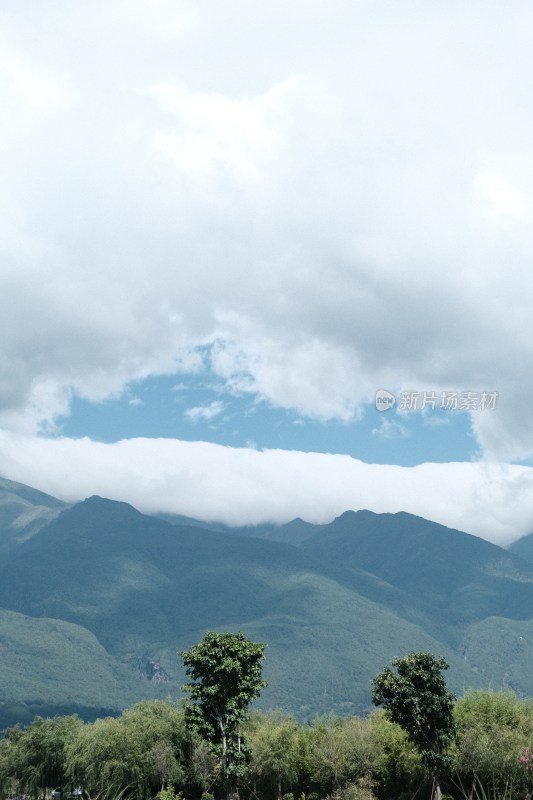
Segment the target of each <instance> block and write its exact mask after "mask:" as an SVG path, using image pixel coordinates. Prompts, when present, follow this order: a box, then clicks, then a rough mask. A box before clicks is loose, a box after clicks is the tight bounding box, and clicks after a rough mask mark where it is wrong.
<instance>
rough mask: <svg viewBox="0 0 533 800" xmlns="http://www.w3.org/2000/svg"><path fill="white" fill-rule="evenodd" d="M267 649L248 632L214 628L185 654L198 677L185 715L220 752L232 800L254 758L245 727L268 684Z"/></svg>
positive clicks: (191, 685)
mask: <svg viewBox="0 0 533 800" xmlns="http://www.w3.org/2000/svg"><path fill="white" fill-rule="evenodd" d="M265 647H266V645H265V644H258V643H255V642H251V641H250V640H249V639H247V638H246V637H245V636H244V634H242V633H216V632H214V631H209V632H208V633H206V635H205V636H204V638H203V639H202V641H201V642H199V643H198V644H196V645H194V646H193V647H191V649H190V650H186V651H183V652H181V653H180V656H181V657H182V658H183V663H184V665H185V668H186V673H187V675H188V676H189V677H190V678H192V680H193V681H194V683H188V684H186V685H185V686H184V687H183V689H184V690H185V691H187V692H189V693H190V696H191V700H188V701H187V702H186V705H185V719H186V720H187V722H188V723H189V725H190V726H191V727H193V728H194V729H196V730H197V731H198V732H199V733H200V735H201V736H203V737H204V738H205V739H206V740H207V742H208V743H209V745H210V747H211V749H212V751H213V753H215V755H216V756H217V758H218V760H219V765H220V770H221V773H222V777H223V779H224V781H225V783H226V787H227V799H228V800H233V797H234V794H235V788H236V784H237V779H238V778H239V777H242V776H243V775H244V774H245V772H246V765H247V763H248V760H249V753H248V749H247V747H246V744H245V742H244V741H243V738H242V733H241V725H242V722H243V721H244V719H245V717H246V713H247V710H248V706H249V705H250V703H251V701H252V700H254V699H255V698H256V697H258V696H259V694H260V692H261V689H262V688H263V687H264V686H266V681H264V680H263V679H262V677H261V676H262V665H261V662H262V660H263V658H264V650H265Z"/></svg>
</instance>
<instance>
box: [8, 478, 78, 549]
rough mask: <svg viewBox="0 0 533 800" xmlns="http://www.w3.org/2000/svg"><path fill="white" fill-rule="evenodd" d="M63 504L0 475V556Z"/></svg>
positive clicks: (50, 518)
mask: <svg viewBox="0 0 533 800" xmlns="http://www.w3.org/2000/svg"><path fill="white" fill-rule="evenodd" d="M66 507H67V506H66V504H65V503H62V502H61V501H60V500H57V499H56V498H55V497H50V495H47V494H44V493H43V492H39V491H38V490H37V489H32V488H31V487H29V486H25V485H24V484H21V483H15V481H8V480H6V479H5V478H0V556H2V555H4V554H5V553H7V552H9V551H10V550H12V549H13V548H14V547H16V546H17V544H20V542H23V541H24V540H25V539H28V538H29V537H31V536H33V535H34V534H36V533H37V531H39V530H41V528H43V527H44V526H45V525H48V524H49V523H50V522H51V521H52V520H54V519H55V518H56V517H57V516H58V515H59V514H60V513H61V511H62V510H63V509H64V508H66Z"/></svg>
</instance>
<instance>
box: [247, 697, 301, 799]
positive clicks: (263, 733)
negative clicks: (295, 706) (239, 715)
mask: <svg viewBox="0 0 533 800" xmlns="http://www.w3.org/2000/svg"><path fill="white" fill-rule="evenodd" d="M250 739H251V742H252V763H251V765H250V772H251V774H252V776H253V778H254V779H255V780H257V781H263V782H266V783H270V782H271V783H273V784H274V786H275V787H276V790H277V800H281V799H282V789H283V786H284V785H286V786H287V787H289V786H291V785H293V784H295V783H296V782H297V780H298V768H299V761H300V753H299V748H298V726H297V724H296V722H295V721H294V720H293V719H292V718H291V717H283V716H282V715H281V714H280V713H270V714H261V715H258V716H257V717H256V718H255V720H254V724H253V725H252V729H251V733H250Z"/></svg>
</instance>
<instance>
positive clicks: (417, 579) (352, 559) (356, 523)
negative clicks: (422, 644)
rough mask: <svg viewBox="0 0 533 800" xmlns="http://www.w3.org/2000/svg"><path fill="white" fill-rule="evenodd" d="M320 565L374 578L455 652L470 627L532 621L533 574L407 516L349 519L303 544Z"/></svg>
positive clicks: (480, 544) (462, 536)
mask: <svg viewBox="0 0 533 800" xmlns="http://www.w3.org/2000/svg"><path fill="white" fill-rule="evenodd" d="M302 549H303V550H305V552H307V553H309V554H311V555H313V556H315V558H317V559H320V561H321V562H322V563H335V564H339V563H342V564H344V565H345V566H352V567H357V568H358V569H362V570H365V571H367V572H370V573H372V574H373V575H375V576H378V577H379V578H381V579H382V580H383V581H386V582H387V583H388V584H391V585H392V586H394V587H396V588H397V589H398V590H400V591H401V592H403V593H404V594H406V595H408V596H409V597H410V599H411V603H412V604H413V605H415V606H417V607H421V608H423V609H424V612H425V614H426V616H427V618H428V619H430V620H431V625H432V626H433V633H434V635H436V636H438V637H441V638H444V639H445V640H446V641H448V642H449V643H450V644H454V645H457V644H458V642H459V640H460V638H461V636H462V632H463V631H464V630H465V629H466V628H467V627H468V626H469V625H471V624H473V623H475V622H477V621H479V620H482V619H485V618H487V617H492V616H501V617H508V618H510V619H517V620H520V619H522V620H525V619H529V618H530V617H532V616H533V567H532V565H531V564H528V563H527V562H525V561H524V560H522V559H521V558H519V557H517V556H515V555H514V554H513V553H509V552H508V551H505V550H503V549H502V548H500V547H497V546H496V545H493V544H491V543H490V542H487V541H485V540H484V539H480V538H478V537H476V536H471V535H469V534H466V533H463V532H461V531H456V530H452V529H450V528H446V527H445V526H443V525H439V524H437V523H435V522H429V521H428V520H425V519H422V518H421V517H416V516H413V515H412V514H406V513H404V512H401V513H398V514H374V513H372V512H371V511H358V512H353V511H347V512H346V513H344V514H342V515H341V516H340V517H338V518H337V519H336V520H334V521H333V522H332V523H331V524H330V525H325V526H323V527H322V528H321V529H320V531H318V532H317V533H316V534H315V535H313V536H312V537H310V538H308V539H306V540H305V541H304V542H303V543H302Z"/></svg>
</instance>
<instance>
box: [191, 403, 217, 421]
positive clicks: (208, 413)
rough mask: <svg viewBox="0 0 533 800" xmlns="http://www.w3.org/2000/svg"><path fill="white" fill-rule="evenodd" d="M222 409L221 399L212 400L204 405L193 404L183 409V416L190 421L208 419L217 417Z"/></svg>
mask: <svg viewBox="0 0 533 800" xmlns="http://www.w3.org/2000/svg"><path fill="white" fill-rule="evenodd" d="M223 411H224V403H223V402H222V401H221V400H213V401H212V402H211V403H208V404H207V405H205V406H194V407H193V408H188V409H187V410H186V411H185V416H186V417H187V419H189V420H190V421H191V422H198V421H199V420H204V421H210V420H212V419H214V418H215V417H218V416H219V415H220V414H222V412H223Z"/></svg>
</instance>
